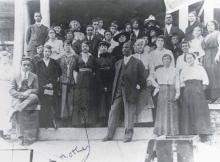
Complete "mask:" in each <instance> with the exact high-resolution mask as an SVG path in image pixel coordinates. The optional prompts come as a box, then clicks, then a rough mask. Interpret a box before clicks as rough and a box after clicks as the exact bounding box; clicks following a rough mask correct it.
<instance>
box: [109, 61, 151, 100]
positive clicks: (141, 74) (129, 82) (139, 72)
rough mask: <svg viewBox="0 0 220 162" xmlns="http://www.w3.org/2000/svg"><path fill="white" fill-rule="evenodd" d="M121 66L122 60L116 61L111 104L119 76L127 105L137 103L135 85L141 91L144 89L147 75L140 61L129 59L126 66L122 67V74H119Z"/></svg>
mask: <svg viewBox="0 0 220 162" xmlns="http://www.w3.org/2000/svg"><path fill="white" fill-rule="evenodd" d="M123 64H124V60H123V59H121V60H119V61H117V62H116V64H115V78H114V83H113V90H112V103H113V101H114V98H115V95H116V92H117V89H116V88H117V87H118V85H117V84H118V79H119V77H120V75H123V78H124V88H125V95H126V100H127V102H128V103H132V104H135V103H136V102H137V97H138V89H137V85H139V86H140V88H141V89H144V88H146V78H147V74H146V71H145V67H144V64H143V63H142V62H141V61H140V60H138V59H136V58H134V57H131V58H130V60H129V62H128V63H127V64H126V65H124V73H123V74H121V69H122V65H123Z"/></svg>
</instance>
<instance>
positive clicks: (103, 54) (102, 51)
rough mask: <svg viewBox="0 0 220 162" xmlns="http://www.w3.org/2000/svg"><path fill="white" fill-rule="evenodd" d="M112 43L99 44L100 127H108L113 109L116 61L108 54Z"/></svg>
mask: <svg viewBox="0 0 220 162" xmlns="http://www.w3.org/2000/svg"><path fill="white" fill-rule="evenodd" d="M109 47H110V43H108V42H106V41H102V42H100V43H99V52H98V58H97V71H96V78H97V86H98V96H100V97H98V117H99V124H100V126H106V125H107V119H108V113H109V110H110V107H111V92H112V84H113V80H114V65H115V59H114V57H113V56H112V55H111V53H109V52H108V48H109Z"/></svg>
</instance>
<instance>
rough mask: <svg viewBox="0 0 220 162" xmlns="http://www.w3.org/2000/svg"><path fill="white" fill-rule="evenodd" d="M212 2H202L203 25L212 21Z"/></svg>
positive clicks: (210, 0) (211, 0)
mask: <svg viewBox="0 0 220 162" xmlns="http://www.w3.org/2000/svg"><path fill="white" fill-rule="evenodd" d="M213 2H214V1H213V0H205V2H204V23H205V24H206V23H207V22H209V21H212V20H214V3H213Z"/></svg>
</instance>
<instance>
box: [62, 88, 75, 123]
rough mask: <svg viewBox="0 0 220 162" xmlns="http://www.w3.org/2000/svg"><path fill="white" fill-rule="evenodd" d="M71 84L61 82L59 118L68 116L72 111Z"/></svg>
mask: <svg viewBox="0 0 220 162" xmlns="http://www.w3.org/2000/svg"><path fill="white" fill-rule="evenodd" d="M73 100H74V98H73V86H70V85H67V84H62V95H61V114H60V116H61V118H62V119H64V118H68V117H71V116H72V111H73Z"/></svg>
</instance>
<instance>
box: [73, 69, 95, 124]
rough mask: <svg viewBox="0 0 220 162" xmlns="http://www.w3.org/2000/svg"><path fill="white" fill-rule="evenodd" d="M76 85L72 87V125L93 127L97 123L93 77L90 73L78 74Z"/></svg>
mask: <svg viewBox="0 0 220 162" xmlns="http://www.w3.org/2000/svg"><path fill="white" fill-rule="evenodd" d="M77 80H78V83H77V84H76V85H75V87H74V106H73V113H72V125H73V126H79V125H83V124H85V123H86V124H88V125H93V124H95V123H96V121H97V115H98V114H97V105H96V100H98V98H97V96H96V89H95V82H94V75H93V73H92V72H89V71H85V72H79V73H78V76H77Z"/></svg>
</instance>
